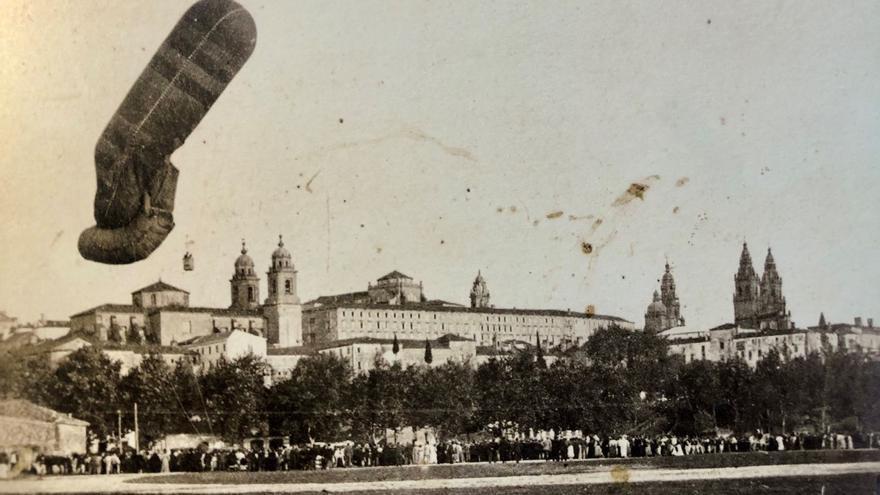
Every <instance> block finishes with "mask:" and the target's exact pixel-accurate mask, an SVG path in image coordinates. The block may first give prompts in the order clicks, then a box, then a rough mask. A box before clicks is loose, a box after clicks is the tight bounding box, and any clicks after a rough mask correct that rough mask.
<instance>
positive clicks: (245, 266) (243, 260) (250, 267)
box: [235, 240, 254, 275]
mask: <svg viewBox="0 0 880 495" xmlns="http://www.w3.org/2000/svg"><path fill="white" fill-rule="evenodd" d="M247 252H248V251H247V246H246V245H245V243H244V240H242V241H241V255H240V256H239V257H238V258H237V259H236V260H235V274H236V275H254V260H253V259H252V258H251V257H250V256H248V254H247Z"/></svg>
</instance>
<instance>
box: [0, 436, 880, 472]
mask: <svg viewBox="0 0 880 495" xmlns="http://www.w3.org/2000/svg"><path fill="white" fill-rule="evenodd" d="M423 438H427V437H423ZM877 447H880V436H875V435H873V434H871V435H868V436H859V435H857V436H855V437H853V436H852V435H843V434H825V435H809V434H805V433H801V434H793V433H792V434H788V435H781V434H776V435H771V434H767V433H762V432H755V433H752V434H748V435H741V436H736V435H729V436H705V437H700V438H694V437H683V438H677V437H675V436H672V435H665V436H655V437H645V436H632V437H631V436H628V435H620V436H614V437H608V436H604V437H600V436H599V435H583V434H581V433H580V432H574V433H573V432H565V433H563V434H559V435H556V434H553V433H552V431H551V432H549V433H548V432H539V433H538V434H535V435H529V436H528V437H527V438H523V437H521V436H520V435H513V436H505V435H498V436H496V437H494V438H491V439H484V440H477V441H465V440H459V439H451V440H445V441H440V442H437V441H435V439H434V438H433V437H431V438H428V439H426V440H415V441H412V442H410V443H405V444H395V443H386V442H379V443H375V442H360V443H359V442H353V441H345V442H339V443H334V444H331V443H311V444H304V445H296V444H294V445H286V446H285V445H278V446H275V447H274V448H270V447H268V446H264V445H262V443H261V442H257V443H254V444H252V445H251V446H250V447H249V448H233V449H213V450H212V449H207V448H192V449H174V450H167V449H162V450H155V451H152V452H136V451H134V450H133V449H123V450H122V452H119V451H118V450H117V449H110V450H108V451H106V452H104V453H100V454H76V455H71V456H57V455H55V456H53V455H38V456H36V458H35V459H34V461H33V464H32V467H31V470H32V472H33V473H34V474H38V475H45V474H114V473H138V472H144V473H148V472H153V473H161V472H181V471H185V472H202V471H292V470H323V469H332V468H352V467H370V466H400V465H409V464H416V465H428V464H459V463H468V462H489V463H494V462H502V463H503V462H520V461H547V462H554V461H555V462H560V461H571V460H584V459H597V458H627V457H654V456H688V455H699V454H721V453H728V452H757V451H770V452H774V451H786V450H816V449H853V448H877ZM8 457H9V456H8V455H7V454H4V457H3V458H0V461H2V460H5V459H8Z"/></svg>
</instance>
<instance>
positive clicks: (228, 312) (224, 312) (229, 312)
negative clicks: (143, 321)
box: [149, 306, 263, 318]
mask: <svg viewBox="0 0 880 495" xmlns="http://www.w3.org/2000/svg"><path fill="white" fill-rule="evenodd" d="M162 312H165V313H210V314H212V315H217V316H246V317H251V318H253V317H261V316H263V312H262V311H260V310H259V309H230V308H200V307H191V306H162V307H158V308H150V310H149V313H150V314H155V313H162Z"/></svg>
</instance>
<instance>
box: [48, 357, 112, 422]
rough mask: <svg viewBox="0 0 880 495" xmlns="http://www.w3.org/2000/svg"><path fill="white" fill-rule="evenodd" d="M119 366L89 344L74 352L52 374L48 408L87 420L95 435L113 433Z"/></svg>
mask: <svg viewBox="0 0 880 495" xmlns="http://www.w3.org/2000/svg"><path fill="white" fill-rule="evenodd" d="M120 366H121V365H120V363H119V362H118V361H114V360H112V359H110V358H109V357H107V356H106V355H105V354H104V353H102V352H101V351H100V350H99V349H97V348H95V347H93V346H87V347H83V348H81V349H78V350H76V351H74V352H73V353H71V354H70V355H69V356H68V357H67V359H65V360H64V361H63V362H61V364H60V365H59V366H58V368H57V369H56V370H55V373H54V374H53V377H52V381H51V386H50V391H51V394H52V395H51V397H52V399H51V407H52V408H53V409H56V410H58V411H62V412H66V413H70V414H72V415H73V416H74V417H76V418H79V419H83V420H85V421H88V422H89V423H90V428H91V430H92V431H93V432H95V433H96V434H98V435H99V436H107V435H109V434H111V433H114V432H115V431H116V420H117V417H116V411H117V409H118V408H119V407H121V404H120V401H119V382H120V379H121V378H120V372H119V370H120Z"/></svg>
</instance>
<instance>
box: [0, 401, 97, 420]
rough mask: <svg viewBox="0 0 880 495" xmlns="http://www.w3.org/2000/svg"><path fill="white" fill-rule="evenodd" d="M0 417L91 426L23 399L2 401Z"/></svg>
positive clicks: (0, 403) (0, 402)
mask: <svg viewBox="0 0 880 495" xmlns="http://www.w3.org/2000/svg"><path fill="white" fill-rule="evenodd" d="M0 416H8V417H13V418H23V419H30V420H34V421H43V422H47V423H56V422H57V423H64V424H71V425H77V426H88V425H89V423H87V422H86V421H82V420H79V419H76V418H72V417H70V416H68V415H67V414H64V413H60V412H58V411H54V410H52V409H49V408H48V407H43V406H38V405H36V404H34V403H33V402H29V401H26V400H21V399H11V400H0Z"/></svg>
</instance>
